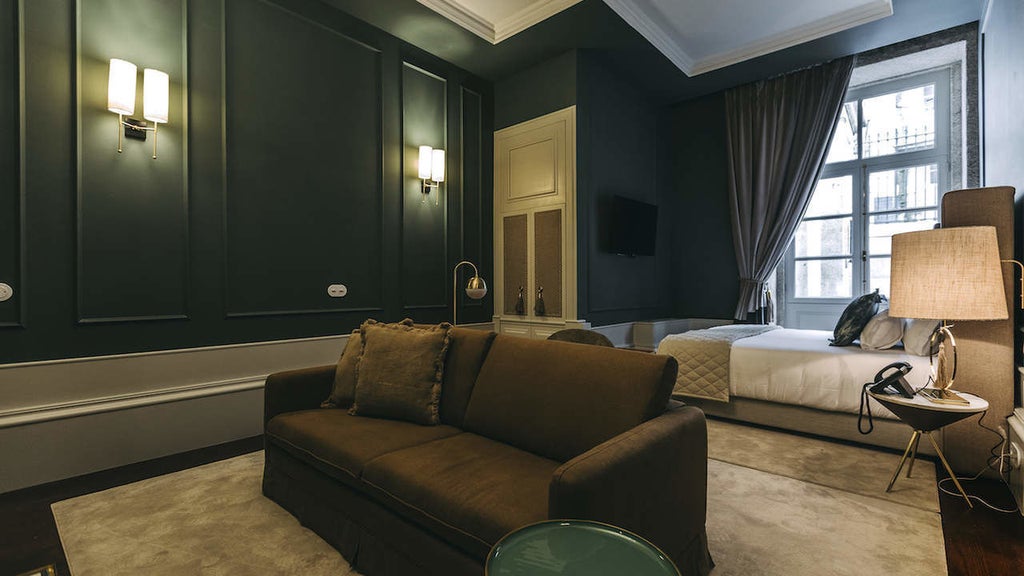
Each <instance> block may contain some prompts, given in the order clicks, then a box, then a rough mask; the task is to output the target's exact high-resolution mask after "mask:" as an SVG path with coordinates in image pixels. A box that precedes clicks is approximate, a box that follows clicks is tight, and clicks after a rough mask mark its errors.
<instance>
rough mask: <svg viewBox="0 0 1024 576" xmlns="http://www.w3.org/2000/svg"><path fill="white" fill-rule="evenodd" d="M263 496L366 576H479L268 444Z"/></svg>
mask: <svg viewBox="0 0 1024 576" xmlns="http://www.w3.org/2000/svg"><path fill="white" fill-rule="evenodd" d="M265 455H266V462H265V465H264V469H263V494H264V495H265V496H267V497H268V498H270V499H271V500H273V501H274V502H276V503H278V504H279V505H280V506H281V507H282V508H284V509H285V510H287V511H288V512H289V513H291V514H292V516H295V518H296V519H298V520H299V522H300V523H301V524H302V525H303V526H305V527H307V528H309V529H310V530H312V531H313V532H315V533H316V534H317V535H318V536H320V537H321V538H323V539H324V541H326V542H327V543H328V544H330V545H331V546H333V547H334V548H335V549H337V550H338V551H339V552H340V553H341V555H342V556H344V557H345V559H346V560H348V562H349V564H351V565H352V566H353V567H354V568H355V569H356V570H358V571H359V572H361V573H362V574H364V575H366V576H449V575H450V576H481V575H482V574H483V572H484V568H483V561H484V560H485V559H483V558H481V559H479V560H477V559H473V558H471V557H469V556H468V555H466V554H465V553H464V552H463V551H461V550H459V549H456V548H454V547H452V546H451V545H449V544H448V543H447V542H444V541H443V540H440V539H438V538H436V537H435V536H434V535H432V534H430V533H429V532H426V531H424V530H423V529H422V528H420V527H419V526H418V525H415V524H413V523H411V522H409V521H407V520H406V519H404V518H402V517H400V516H398V515H397V514H395V513H394V512H392V511H391V510H389V509H387V508H385V507H384V506H382V505H381V504H379V503H377V502H376V501H374V500H372V499H371V498H370V497H369V496H367V495H365V494H363V493H362V492H360V491H359V490H358V489H356V488H353V487H350V486H347V485H345V484H343V483H342V482H341V481H339V480H337V479H335V478H332V477H331V476H329V475H327V474H326V473H324V472H322V471H320V470H318V469H316V468H314V467H312V466H311V465H310V464H308V463H306V462H304V461H302V460H300V459H298V458H296V457H295V456H293V455H291V454H289V453H288V452H287V451H285V450H283V449H281V448H279V447H277V446H275V445H274V444H273V443H269V442H268V443H267V446H266V451H265Z"/></svg>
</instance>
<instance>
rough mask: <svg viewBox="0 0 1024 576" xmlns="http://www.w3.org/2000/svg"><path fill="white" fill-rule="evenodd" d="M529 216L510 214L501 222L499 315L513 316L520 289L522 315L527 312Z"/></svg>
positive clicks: (529, 283)
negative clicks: (500, 312) (500, 313)
mask: <svg viewBox="0 0 1024 576" xmlns="http://www.w3.org/2000/svg"><path fill="white" fill-rule="evenodd" d="M528 227H529V215H528V214H512V215H508V216H504V217H502V219H501V231H502V264H501V267H502V270H501V271H502V284H503V285H502V286H501V291H502V297H501V300H499V301H500V302H501V303H502V304H501V306H502V308H501V311H502V314H504V315H508V316H511V315H514V314H515V313H516V300H517V299H518V297H519V289H520V288H522V290H523V298H524V300H525V301H526V302H527V303H524V305H523V308H524V312H526V313H527V314H528V313H529V312H530V310H529V309H528V301H529V292H530V286H531V282H530V271H529V257H530V256H529V253H530V236H529V230H528Z"/></svg>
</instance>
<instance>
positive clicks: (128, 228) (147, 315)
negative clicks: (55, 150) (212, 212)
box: [74, 0, 190, 324]
mask: <svg viewBox="0 0 1024 576" xmlns="http://www.w3.org/2000/svg"><path fill="white" fill-rule="evenodd" d="M171 4H172V3H171V2H155V1H148V2H147V1H139V2H133V3H132V4H131V5H130V8H126V6H127V5H125V4H123V3H119V2H116V1H114V0H78V1H77V2H76V3H75V30H76V42H75V54H74V63H75V124H76V140H75V142H76V151H75V152H76V159H77V163H76V206H75V217H76V277H77V278H76V283H75V290H76V307H77V321H78V323H79V324H105V323H116V322H147V321H163V320H182V319H187V318H188V287H189V269H190V266H189V240H188V239H189V231H188V221H189V205H188V202H189V200H188V196H189V192H188V182H189V176H188V175H189V168H188V117H189V114H188V89H189V88H188V2H187V0H178V1H177V2H176V3H173V4H176V7H175V6H170V7H169V5H171ZM93 12H95V14H93ZM140 13H141V14H144V16H145V17H138V16H139V14H140ZM175 20H177V25H176V26H175V25H174V24H175ZM125 21H127V22H130V23H131V24H132V25H131V27H130V28H126V27H125V26H122V25H121V24H122V23H123V22H125ZM169 27H170V31H169V32H168V31H167V30H168V28H169ZM126 29H127V30H131V33H125V30H126ZM175 44H177V45H176V46H175ZM115 57H116V58H123V59H126V60H128V61H130V62H133V63H134V64H136V65H137V66H138V67H139V80H138V84H137V89H136V106H135V114H133V117H138V118H141V117H142V116H143V106H142V92H143V89H144V83H143V81H142V79H141V77H142V71H143V69H144V68H156V69H158V70H162V71H164V72H167V73H168V74H169V75H170V77H171V85H170V112H171V114H170V120H169V122H168V123H167V124H165V125H164V127H163V129H162V130H160V132H159V134H160V136H159V141H158V150H157V156H158V158H156V159H153V158H152V157H151V152H152V148H151V147H152V139H153V138H155V137H156V136H154V135H152V134H150V135H148V137H147V140H146V142H145V143H143V142H137V141H133V140H127V139H126V140H125V142H124V144H123V149H124V152H123V153H117V152H116V133H115V132H114V130H112V128H114V127H116V126H117V124H116V117H115V116H114V114H113V113H111V112H109V111H107V110H106V106H105V104H104V103H105V99H106V78H107V74H106V72H107V61H108V60H109V59H110V58H115ZM150 124H151V123H150ZM117 129H118V130H119V131H120V130H121V128H119V127H118V128H117ZM172 194H173V195H175V196H176V198H171V195H172ZM171 214H177V215H178V216H177V218H180V220H178V221H176V222H175V221H172V219H171V218H172V217H171V216H170V215H171Z"/></svg>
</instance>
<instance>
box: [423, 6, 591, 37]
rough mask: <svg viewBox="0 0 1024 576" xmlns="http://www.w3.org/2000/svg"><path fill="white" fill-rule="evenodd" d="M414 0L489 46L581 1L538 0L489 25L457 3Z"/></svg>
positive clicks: (489, 22)
mask: <svg viewBox="0 0 1024 576" xmlns="http://www.w3.org/2000/svg"><path fill="white" fill-rule="evenodd" d="M416 1H417V2H419V3H420V4H423V5H424V6H426V7H427V8H430V9H431V10H433V11H434V12H437V13H438V14H440V15H442V16H444V17H445V18H447V19H449V20H451V21H452V22H455V23H456V24H458V25H459V26H462V27H463V28H465V29H466V30H469V31H470V32H472V33H473V34H476V35H477V36H479V37H481V38H483V39H484V40H487V41H488V42H490V43H491V44H497V43H498V42H501V41H502V40H506V39H508V38H511V37H512V36H515V35H516V34H518V33H520V32H522V31H523V30H526V29H527V28H529V27H530V26H533V25H534V24H537V23H538V22H542V21H544V20H547V19H548V18H550V17H552V16H554V15H555V14H558V13H559V12H561V11H563V10H566V9H567V8H571V7H572V6H574V5H576V4H579V3H580V2H582V0H539V1H537V2H533V3H532V4H530V5H529V6H527V7H526V8H523V9H522V10H520V11H518V12H515V13H513V14H511V15H509V16H507V17H505V18H502V19H501V20H499V21H497V22H491V21H490V20H488V19H487V18H485V17H483V16H481V15H479V14H477V13H476V12H474V11H473V10H471V9H470V8H468V7H467V6H466V5H465V4H464V3H463V2H462V1H460V0H416Z"/></svg>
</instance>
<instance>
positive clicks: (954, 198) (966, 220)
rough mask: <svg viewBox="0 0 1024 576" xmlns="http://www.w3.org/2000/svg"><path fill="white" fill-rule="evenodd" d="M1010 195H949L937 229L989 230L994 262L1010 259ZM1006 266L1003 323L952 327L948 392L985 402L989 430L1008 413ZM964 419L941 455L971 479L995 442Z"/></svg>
mask: <svg viewBox="0 0 1024 576" xmlns="http://www.w3.org/2000/svg"><path fill="white" fill-rule="evenodd" d="M1013 194H1014V189H1013V188H1012V187H1010V186H999V187H991V188H972V189H968V190H954V191H952V192H947V193H946V194H945V195H944V196H943V197H942V226H943V227H944V228H952V227H957V226H995V228H996V236H997V237H998V239H999V257H1000V258H1002V259H1005V260H1009V259H1011V258H1013V252H1014V251H1013V239H1014V232H1013ZM1013 280H1014V270H1013V268H1012V267H1011V265H1008V264H1004V266H1003V283H1004V289H1005V291H1006V304H1007V309H1008V310H1009V312H1010V314H1009V316H1010V317H1009V318H1008V319H1007V320H995V321H986V322H966V321H958V322H956V327H955V328H954V329H953V331H954V334H955V335H956V342H957V349H958V350H957V351H958V354H957V357H958V358H957V359H958V362H957V374H956V383H955V385H954V387H955V388H956V389H957V390H963V391H965V392H970V393H972V394H977V395H978V396H981V397H982V398H984V399H986V400H988V403H989V410H988V413H987V414H986V415H985V417H984V419H983V423H984V424H985V425H987V426H988V427H989V428H998V427H999V426H1001V425H1005V423H1006V416H1007V415H1009V414H1011V413H1012V412H1013V389H1014V361H1013V358H1014V349H1013V336H1014V333H1013V324H1014V320H1013V319H1014V316H1015V313H1014V312H1015V310H1016V306H1017V303H1018V299H1017V296H1016V288H1015V284H1014V281H1013ZM976 422H977V420H976V419H974V418H970V419H968V420H966V421H963V422H959V423H957V424H954V425H952V426H949V427H947V428H945V429H944V431H943V451H944V452H945V453H946V456H947V457H948V458H949V461H950V464H951V465H952V466H953V468H954V469H955V470H957V471H958V472H964V473H971V474H974V473H976V472H977V471H978V470H981V469H982V468H983V467H984V466H985V464H986V461H987V459H988V458H989V456H990V453H989V449H990V448H991V447H992V446H993V445H994V444H996V443H997V442H998V441H999V439H998V438H996V436H995V435H994V434H992V433H991V432H988V431H986V430H984V429H982V428H980V427H979V426H978V425H977V424H976Z"/></svg>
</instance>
